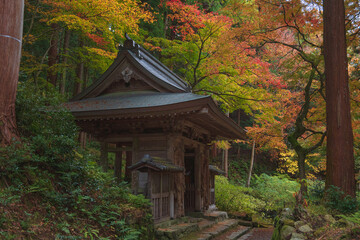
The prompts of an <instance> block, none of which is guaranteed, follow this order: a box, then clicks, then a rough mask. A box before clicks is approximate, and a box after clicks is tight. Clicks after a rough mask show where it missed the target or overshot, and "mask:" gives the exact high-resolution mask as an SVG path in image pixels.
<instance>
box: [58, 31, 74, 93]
mask: <svg viewBox="0 0 360 240" xmlns="http://www.w3.org/2000/svg"><path fill="white" fill-rule="evenodd" d="M70 34H71V33H70V30H65V34H64V47H63V60H62V64H63V65H64V67H63V71H62V77H61V82H60V87H59V88H60V93H61V94H62V95H64V94H65V87H66V75H67V68H68V67H67V63H68V54H69V46H70Z"/></svg>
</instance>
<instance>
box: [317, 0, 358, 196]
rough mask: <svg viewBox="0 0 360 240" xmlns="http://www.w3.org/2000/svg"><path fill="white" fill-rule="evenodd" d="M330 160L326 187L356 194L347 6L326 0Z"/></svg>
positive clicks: (325, 35) (328, 142)
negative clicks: (347, 41) (346, 34)
mask: <svg viewBox="0 0 360 240" xmlns="http://www.w3.org/2000/svg"><path fill="white" fill-rule="evenodd" d="M323 2H324V55H325V76H326V82H325V83H326V84H325V85H326V121H327V125H326V130H327V153H326V154H327V162H326V187H329V186H330V185H334V186H337V187H340V189H341V190H342V191H344V193H345V194H347V195H350V196H353V197H355V163H354V147H353V132H352V127H351V115H350V100H349V81H348V71H347V54H346V36H345V7H344V1H342V0H324V1H323Z"/></svg>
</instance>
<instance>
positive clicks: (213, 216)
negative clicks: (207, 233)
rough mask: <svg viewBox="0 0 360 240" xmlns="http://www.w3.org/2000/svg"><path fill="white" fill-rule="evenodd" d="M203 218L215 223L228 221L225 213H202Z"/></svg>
mask: <svg viewBox="0 0 360 240" xmlns="http://www.w3.org/2000/svg"><path fill="white" fill-rule="evenodd" d="M204 218H207V219H209V220H211V221H215V222H221V221H224V220H225V219H228V218H229V217H228V214H227V212H223V211H212V212H210V213H204Z"/></svg>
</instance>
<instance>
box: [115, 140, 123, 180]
mask: <svg viewBox="0 0 360 240" xmlns="http://www.w3.org/2000/svg"><path fill="white" fill-rule="evenodd" d="M116 147H117V148H120V147H121V144H119V143H117V144H116ZM122 155H123V152H121V151H117V152H115V166H114V168H115V169H114V177H115V179H116V181H117V182H121V172H122Z"/></svg>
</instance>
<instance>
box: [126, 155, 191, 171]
mask: <svg viewBox="0 0 360 240" xmlns="http://www.w3.org/2000/svg"><path fill="white" fill-rule="evenodd" d="M129 169H130V170H139V171H140V172H144V171H147V170H148V169H151V170H154V171H158V172H182V171H184V168H183V167H180V166H177V165H175V164H173V163H171V162H169V161H167V160H166V159H163V158H159V157H150V155H148V154H146V155H145V156H144V157H143V158H142V159H141V160H140V161H139V162H137V163H135V164H134V165H132V166H130V167H129Z"/></svg>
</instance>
